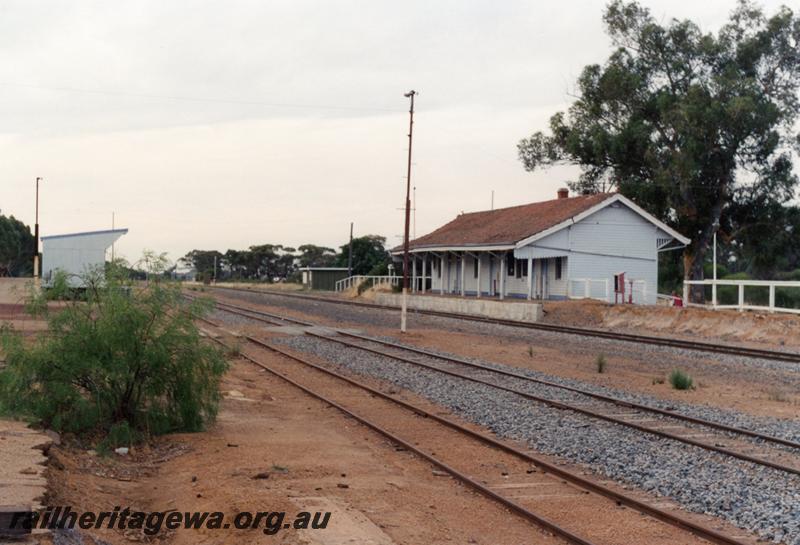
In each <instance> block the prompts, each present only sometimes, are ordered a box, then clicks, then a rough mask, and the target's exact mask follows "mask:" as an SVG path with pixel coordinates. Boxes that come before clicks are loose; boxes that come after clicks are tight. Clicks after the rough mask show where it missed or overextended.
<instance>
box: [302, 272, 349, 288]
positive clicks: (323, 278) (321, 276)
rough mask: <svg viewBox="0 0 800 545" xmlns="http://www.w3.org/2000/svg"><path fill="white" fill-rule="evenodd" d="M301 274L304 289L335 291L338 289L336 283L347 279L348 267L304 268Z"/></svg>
mask: <svg viewBox="0 0 800 545" xmlns="http://www.w3.org/2000/svg"><path fill="white" fill-rule="evenodd" d="M300 273H301V275H302V280H303V287H305V288H309V289H312V290H328V291H333V290H334V289H336V282H338V281H339V280H342V279H344V278H347V267H303V268H302V269H300Z"/></svg>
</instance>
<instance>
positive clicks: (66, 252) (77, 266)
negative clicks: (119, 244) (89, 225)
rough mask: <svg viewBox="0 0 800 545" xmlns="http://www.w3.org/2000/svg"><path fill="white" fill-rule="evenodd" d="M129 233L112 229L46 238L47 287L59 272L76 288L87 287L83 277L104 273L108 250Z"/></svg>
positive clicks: (45, 273) (45, 265)
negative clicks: (96, 272)
mask: <svg viewBox="0 0 800 545" xmlns="http://www.w3.org/2000/svg"><path fill="white" fill-rule="evenodd" d="M127 232H128V230H127V229H109V230H106V231H86V232H83V233H69V234H64V235H51V236H47V237H42V280H43V282H44V285H45V286H47V285H49V284H51V283H52V281H53V277H54V275H55V273H56V271H63V272H65V273H66V274H67V278H68V281H69V283H70V285H71V286H72V287H75V288H79V287H84V286H83V282H82V280H81V278H80V275H83V274H86V273H87V272H90V271H93V270H97V269H101V268H102V267H103V266H104V265H105V261H106V250H108V248H110V247H111V245H112V244H114V242H116V241H117V240H118V239H119V237H121V236H122V235H124V234H126V233H127Z"/></svg>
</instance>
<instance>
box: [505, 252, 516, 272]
mask: <svg viewBox="0 0 800 545" xmlns="http://www.w3.org/2000/svg"><path fill="white" fill-rule="evenodd" d="M514 261H516V259H514V254H513V253H511V252H508V253H507V254H506V269H508V271H507V272H506V274H507V275H508V276H514Z"/></svg>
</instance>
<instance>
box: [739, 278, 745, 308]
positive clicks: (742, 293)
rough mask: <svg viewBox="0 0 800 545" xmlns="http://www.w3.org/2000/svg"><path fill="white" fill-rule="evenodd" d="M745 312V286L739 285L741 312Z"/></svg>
mask: <svg viewBox="0 0 800 545" xmlns="http://www.w3.org/2000/svg"><path fill="white" fill-rule="evenodd" d="M743 310H744V284H739V312H742V311H743Z"/></svg>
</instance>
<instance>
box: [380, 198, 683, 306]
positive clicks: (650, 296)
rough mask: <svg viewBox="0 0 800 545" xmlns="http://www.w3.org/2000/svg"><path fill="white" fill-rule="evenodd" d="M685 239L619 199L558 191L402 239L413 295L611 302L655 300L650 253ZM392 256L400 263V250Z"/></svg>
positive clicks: (679, 245) (655, 271)
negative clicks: (549, 196)
mask: <svg viewBox="0 0 800 545" xmlns="http://www.w3.org/2000/svg"><path fill="white" fill-rule="evenodd" d="M688 243H689V239H688V238H686V237H684V236H683V235H681V234H680V233H678V232H676V231H675V230H673V229H672V228H670V227H669V226H667V225H665V224H664V223H662V222H661V221H659V220H658V219H656V218H655V217H654V216H652V215H651V214H649V213H648V212H646V211H645V210H643V209H642V208H641V207H639V206H637V205H636V204H634V203H633V202H632V201H631V200H630V199H627V198H626V197H624V196H622V195H621V194H619V193H598V194H593V195H580V196H574V197H570V196H569V192H568V191H567V190H566V189H560V190H559V191H558V198H556V199H553V200H549V201H543V202H536V203H531V204H524V205H521V206H512V207H510V208H500V209H496V210H486V211H482V212H471V213H464V214H461V215H459V216H458V217H456V218H455V219H454V220H452V221H451V222H449V223H446V224H445V225H443V226H442V227H439V228H438V229H436V230H435V231H433V232H432V233H429V234H427V235H425V236H423V237H420V238H417V239H415V240H412V241H410V243H409V248H410V269H411V270H410V276H411V279H412V282H411V284H412V292H415V293H425V292H433V293H440V294H453V295H460V296H463V297H495V298H498V299H504V298H506V297H513V298H526V299H529V300H531V299H536V300H546V299H567V298H584V297H590V298H595V299H601V300H605V301H609V302H613V301H614V300H615V298H616V297H618V296H619V293H618V292H619V291H620V290H624V292H625V297H626V301H627V300H631V301H632V302H634V303H639V304H655V303H656V299H657V287H658V254H659V253H660V252H664V251H669V250H677V249H680V248H683V247H684V246H686V245H687V244H688ZM392 255H393V256H394V257H395V259H398V258H399V259H402V255H403V249H402V247H397V248H394V249H393V250H392ZM623 279H624V280H623ZM620 283H622V285H619V284H620Z"/></svg>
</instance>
